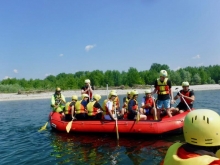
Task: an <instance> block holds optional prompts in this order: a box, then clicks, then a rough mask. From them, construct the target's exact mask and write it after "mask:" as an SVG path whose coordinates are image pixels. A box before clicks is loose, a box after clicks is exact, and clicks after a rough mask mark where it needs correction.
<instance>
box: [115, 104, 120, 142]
mask: <svg viewBox="0 0 220 165" xmlns="http://www.w3.org/2000/svg"><path fill="white" fill-rule="evenodd" d="M115 117H116V120H115V130H116V135H117V140H119V133H118V118H117V113H116V107H115Z"/></svg>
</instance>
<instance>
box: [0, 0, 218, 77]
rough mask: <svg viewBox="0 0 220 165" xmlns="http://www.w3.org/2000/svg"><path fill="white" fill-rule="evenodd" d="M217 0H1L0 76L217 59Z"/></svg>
mask: <svg viewBox="0 0 220 165" xmlns="http://www.w3.org/2000/svg"><path fill="white" fill-rule="evenodd" d="M219 9H220V1H219V0H203V1H201V0H135V1H134V0H108V1H107V0H31V1H30V0H22V1H18V0H7V1H1V5H0V80H2V79H4V78H7V77H10V78H18V79H20V78H25V79H30V78H33V79H36V78H39V79H44V78H45V77H46V76H47V75H50V74H52V75H57V74H59V73H63V72H65V73H75V72H77V71H87V70H88V71H93V70H96V69H99V70H102V71H106V70H119V71H127V70H128V68H129V67H135V68H137V69H138V70H139V71H142V70H148V69H149V68H150V66H151V64H152V63H159V64H167V65H169V67H170V69H172V70H176V69H178V68H180V67H186V66H201V65H203V66H208V65H216V64H218V65H219V64H220V10H219Z"/></svg>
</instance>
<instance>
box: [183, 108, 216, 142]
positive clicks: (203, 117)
mask: <svg viewBox="0 0 220 165" xmlns="http://www.w3.org/2000/svg"><path fill="white" fill-rule="evenodd" d="M219 126H220V116H219V114H218V113H216V112H215V111H212V110H209V109H197V110H194V111H192V112H189V113H188V114H187V116H186V117H185V120H184V126H183V134H184V137H185V141H186V142H187V143H189V144H193V145H197V146H220V128H219Z"/></svg>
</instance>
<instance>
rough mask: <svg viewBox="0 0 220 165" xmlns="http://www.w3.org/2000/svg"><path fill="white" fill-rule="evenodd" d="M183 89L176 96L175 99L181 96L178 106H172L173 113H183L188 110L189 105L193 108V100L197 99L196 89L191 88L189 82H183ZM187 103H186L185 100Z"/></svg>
mask: <svg viewBox="0 0 220 165" xmlns="http://www.w3.org/2000/svg"><path fill="white" fill-rule="evenodd" d="M182 88H183V89H182V90H180V91H179V92H178V93H177V95H176V96H175V97H174V101H175V100H177V99H179V98H180V102H179V104H178V105H177V106H176V108H174V107H173V108H172V109H171V111H172V113H176V112H179V113H183V112H185V111H186V110H188V109H189V108H188V106H189V107H190V109H192V108H193V102H194V101H195V95H194V91H193V90H190V89H189V82H187V81H185V82H183V83H182ZM184 100H185V101H186V103H185V101H184Z"/></svg>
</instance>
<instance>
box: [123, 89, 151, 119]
mask: <svg viewBox="0 0 220 165" xmlns="http://www.w3.org/2000/svg"><path fill="white" fill-rule="evenodd" d="M137 98H138V92H137V91H136V90H133V91H131V99H130V100H129V102H128V114H127V118H128V119H129V120H133V119H135V117H136V118H139V117H140V120H147V116H146V115H143V114H139V112H138V101H137Z"/></svg>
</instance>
